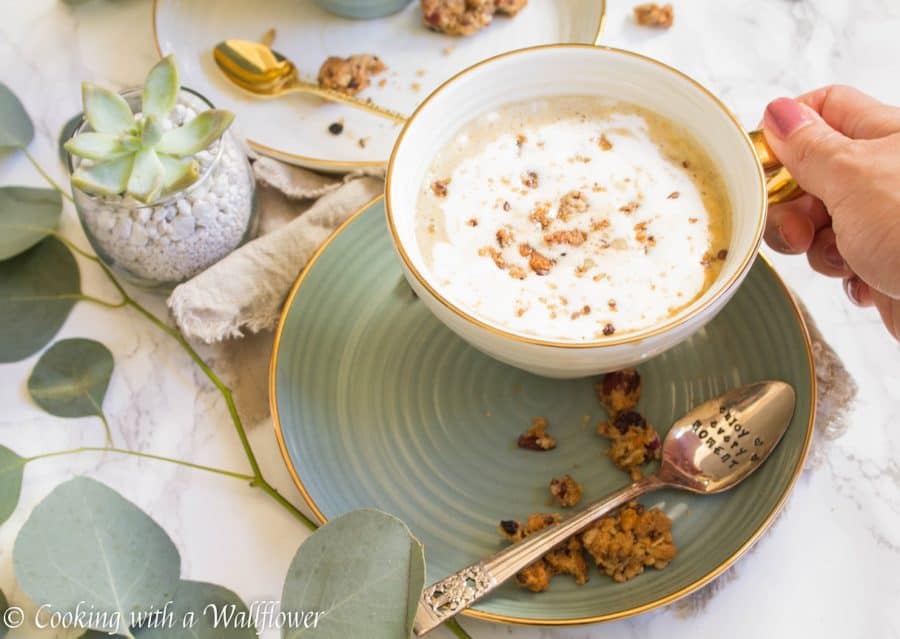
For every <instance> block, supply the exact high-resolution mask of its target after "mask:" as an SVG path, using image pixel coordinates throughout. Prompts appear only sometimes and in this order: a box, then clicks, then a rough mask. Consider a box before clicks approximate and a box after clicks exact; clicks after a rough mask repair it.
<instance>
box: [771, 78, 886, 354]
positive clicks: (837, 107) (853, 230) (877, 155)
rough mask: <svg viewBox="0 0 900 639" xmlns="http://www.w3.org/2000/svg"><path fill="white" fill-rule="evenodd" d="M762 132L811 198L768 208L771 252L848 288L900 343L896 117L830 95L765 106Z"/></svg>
mask: <svg viewBox="0 0 900 639" xmlns="http://www.w3.org/2000/svg"><path fill="white" fill-rule="evenodd" d="M763 128H764V131H765V134H766V140H767V141H768V142H769V145H770V146H771V147H772V150H773V151H774V152H775V155H776V156H777V157H778V159H779V160H780V161H781V162H782V164H784V166H785V167H787V169H788V170H789V171H790V172H791V175H793V176H794V178H795V179H796V180H797V183H798V184H799V185H800V186H801V187H802V188H803V190H804V191H806V194H805V195H803V196H802V197H800V198H799V199H797V200H794V201H792V202H786V203H782V204H777V205H773V206H772V207H770V208H769V216H768V220H767V222H766V234H765V238H766V242H767V243H768V244H769V246H771V247H772V248H773V249H775V250H776V251H779V252H781V253H792V254H799V253H806V255H807V259H808V260H809V264H810V266H811V267H812V268H813V269H815V270H816V271H818V272H819V273H822V274H823V275H826V276H828V277H839V278H842V279H843V280H844V290H845V291H846V293H847V295H848V296H849V297H850V299H851V300H852V301H853V302H854V303H855V304H857V305H859V306H872V305H874V306H875V307H876V308H877V309H878V311H879V312H880V314H881V319H882V321H883V322H884V325H885V327H887V329H888V331H889V332H890V333H891V334H892V335H893V336H894V337H895V338H896V339H900V108H897V107H892V106H888V105H885V104H882V103H881V102H879V101H878V100H876V99H874V98H872V97H870V96H868V95H866V94H864V93H861V92H860V91H857V90H856V89H852V88H850V87H844V86H830V87H824V88H822V89H818V90H816V91H813V92H811V93H807V94H805V95H802V96H800V97H798V98H797V99H796V100H792V99H790V98H778V99H777V100H774V101H773V102H771V103H769V105H768V107H766V114H765V119H764V120H763Z"/></svg>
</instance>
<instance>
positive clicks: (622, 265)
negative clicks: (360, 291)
mask: <svg viewBox="0 0 900 639" xmlns="http://www.w3.org/2000/svg"><path fill="white" fill-rule="evenodd" d="M757 139H759V138H757ZM755 143H756V140H753V141H751V138H750V137H749V136H748V134H747V133H746V132H745V131H744V130H743V128H742V127H741V126H740V123H739V122H738V121H737V120H736V119H735V117H734V116H733V115H732V114H731V113H730V112H729V111H728V109H727V108H726V107H725V106H724V105H723V104H722V103H721V102H720V101H719V100H718V99H717V98H716V97H715V96H713V95H712V94H711V93H710V92H709V91H707V90H706V89H704V88H703V87H702V86H701V85H699V84H698V83H697V82H695V81H694V80H692V79H690V78H689V77H687V76H685V75H684V74H682V73H680V72H678V71H676V70H675V69H672V68H670V67H667V66H666V65H664V64H662V63H660V62H658V61H656V60H652V59H650V58H646V57H643V56H641V55H638V54H635V53H632V52H628V51H622V50H618V49H612V48H607V47H600V46H584V45H547V46H539V47H531V48H529V49H522V50H519V51H513V52H510V53H506V54H502V55H500V56H497V57H495V58H491V59H489V60H486V61H484V62H481V63H479V64H477V65H475V66H473V67H470V68H468V69H466V70H465V71H463V72H461V73H460V74H458V75H457V76H455V77H454V78H451V79H450V80H449V81H447V82H446V83H445V84H444V85H442V86H441V87H439V88H438V89H437V90H436V91H435V92H434V93H432V94H431V95H430V96H429V97H428V98H427V99H426V100H425V101H424V102H423V103H422V105H421V106H420V107H419V108H418V109H417V110H416V112H415V113H414V114H413V115H412V117H411V118H410V119H409V120H408V121H407V123H406V125H405V127H404V129H403V131H402V132H401V134H400V136H399V137H398V140H397V143H396V145H395V147H394V151H393V154H392V156H391V160H390V163H389V165H388V172H387V178H386V184H385V210H386V214H387V221H388V227H389V229H390V232H391V235H392V239H393V243H394V247H395V249H396V251H397V255H398V258H399V260H400V264H401V266H402V269H403V272H404V275H405V276H406V279H407V281H408V282H409V284H410V286H411V287H412V288H413V290H414V291H415V292H416V294H417V295H418V297H419V299H420V300H421V301H422V303H424V304H425V305H426V306H427V307H428V309H429V310H430V311H431V312H433V313H434V314H435V316H436V317H437V318H438V319H439V320H441V321H442V322H443V323H444V324H446V326H447V327H449V328H450V329H451V330H453V331H454V332H456V333H457V334H458V335H459V336H460V337H462V338H463V339H465V340H466V341H468V342H469V343H470V344H472V345H473V346H475V347H476V348H478V349H480V350H482V351H484V352H485V353H487V354H488V355H491V356H492V357H494V358H496V359H498V360H500V361H503V362H506V363H508V364H511V365H513V366H517V367H519V368H522V369H525V370H528V371H531V372H533V373H537V374H540V375H545V376H550V377H560V378H571V377H582V376H587V375H593V374H597V373H602V372H606V371H610V370H616V369H621V368H624V367H626V366H633V365H636V364H639V363H641V362H642V361H644V360H646V359H647V358H649V357H653V356H654V355H657V354H659V353H661V352H663V351H665V350H666V349H668V348H671V347H672V346H674V345H676V344H678V343H679V342H681V341H683V340H685V339H686V338H688V337H690V336H691V335H692V334H693V333H694V332H696V331H698V330H700V329H701V328H702V327H703V326H704V325H705V324H706V323H707V322H708V321H710V320H711V319H712V318H713V317H715V315H716V314H717V313H718V312H719V311H720V310H721V309H722V308H723V307H724V305H725V304H726V303H727V302H728V300H729V299H730V298H731V296H732V295H733V294H734V293H735V291H736V290H737V288H738V286H739V285H740V283H741V282H742V281H743V279H744V277H746V275H747V273H748V271H749V269H750V267H751V265H752V263H753V261H754V259H755V257H756V253H757V251H758V249H759V244H760V241H761V239H762V232H763V228H764V225H765V215H766V207H767V185H766V174H765V172H764V171H763V168H762V164H761V160H760V158H761V157H763V156H762V155H761V151H759V152H758V151H757V147H756V146H755ZM757 153H760V155H757ZM769 160H771V158H768V159H767V160H765V161H766V162H767V163H768V162H769Z"/></svg>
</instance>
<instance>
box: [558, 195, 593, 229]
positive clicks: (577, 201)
mask: <svg viewBox="0 0 900 639" xmlns="http://www.w3.org/2000/svg"><path fill="white" fill-rule="evenodd" d="M588 206H589V205H588V201H587V198H586V197H585V195H584V193H582V192H581V191H569V192H568V193H566V194H565V195H563V196H562V197H561V198H560V199H559V212H558V214H557V215H558V216H559V219H560V220H562V221H563V222H567V221H568V220H569V218H570V217H572V216H573V215H575V214H577V213H584V212H585V211H587V210H588Z"/></svg>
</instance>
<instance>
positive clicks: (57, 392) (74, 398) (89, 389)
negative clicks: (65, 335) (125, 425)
mask: <svg viewBox="0 0 900 639" xmlns="http://www.w3.org/2000/svg"><path fill="white" fill-rule="evenodd" d="M113 366H114V362H113V356H112V353H110V352H109V349H108V348H106V346H104V345H103V344H101V343H100V342H96V341H94V340H92V339H83V338H80V337H79V338H74V339H64V340H60V341H58V342H56V343H55V344H53V346H51V347H50V348H48V349H47V350H46V351H45V352H44V354H43V355H41V358H40V359H39V360H38V362H37V364H35V366H34V369H33V370H32V371H31V375H30V376H29V377H28V392H29V394H30V395H31V399H33V400H34V402H35V404H37V405H38V406H40V407H41V408H43V409H44V410H45V411H47V412H48V413H50V414H51V415H56V416H57V417H89V416H91V415H96V416H97V417H102V415H103V398H104V397H105V396H106V388H107V386H109V378H110V377H111V376H112V372H113Z"/></svg>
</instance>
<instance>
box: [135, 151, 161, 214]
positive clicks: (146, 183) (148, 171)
mask: <svg viewBox="0 0 900 639" xmlns="http://www.w3.org/2000/svg"><path fill="white" fill-rule="evenodd" d="M162 187H163V166H162V163H161V162H160V161H159V158H158V157H157V156H156V151H154V150H153V149H141V150H140V151H138V152H137V153H136V154H135V156H134V165H133V166H132V167H131V176H130V177H129V178H128V186H127V187H126V190H127V192H128V193H129V194H130V195H131V196H132V197H133V198H134V199H136V200H138V201H140V202H152V201H153V200H154V199H156V196H158V195H159V193H160V191H162Z"/></svg>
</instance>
